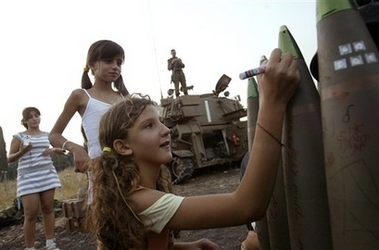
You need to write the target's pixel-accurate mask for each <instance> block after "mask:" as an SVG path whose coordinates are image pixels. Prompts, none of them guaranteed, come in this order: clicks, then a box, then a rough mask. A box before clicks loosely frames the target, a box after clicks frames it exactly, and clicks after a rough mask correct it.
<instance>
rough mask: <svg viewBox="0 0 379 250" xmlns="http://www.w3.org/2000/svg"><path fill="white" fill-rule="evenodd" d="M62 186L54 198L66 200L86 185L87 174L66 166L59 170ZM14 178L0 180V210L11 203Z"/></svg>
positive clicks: (14, 194) (14, 189)
mask: <svg viewBox="0 0 379 250" xmlns="http://www.w3.org/2000/svg"><path fill="white" fill-rule="evenodd" d="M59 179H60V180H61V185H62V188H60V189H57V190H56V192H55V199H57V200H66V199H71V198H76V197H77V196H78V190H79V189H80V187H83V186H86V183H87V176H86V175H85V174H80V173H75V172H74V168H73V167H70V168H66V169H65V170H63V171H61V172H59ZM16 189H17V187H16V180H8V181H5V182H0V210H2V209H5V208H7V207H10V206H12V205H13V200H14V199H15V198H16Z"/></svg>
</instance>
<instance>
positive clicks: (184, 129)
mask: <svg viewBox="0 0 379 250" xmlns="http://www.w3.org/2000/svg"><path fill="white" fill-rule="evenodd" d="M230 81H231V78H230V77H228V76H227V75H222V76H221V78H220V79H219V80H218V82H217V84H216V88H215V90H213V91H212V92H211V93H207V94H201V95H191V94H189V95H182V96H179V97H177V98H174V97H173V93H174V91H173V90H172V89H170V90H169V91H168V97H167V98H162V99H161V103H160V107H161V116H162V122H163V123H164V124H165V125H166V126H167V127H169V128H170V129H171V138H172V140H171V149H172V154H173V160H172V161H171V162H170V163H169V164H167V167H168V168H169V169H170V171H171V173H172V177H173V182H174V183H176V184H178V183H181V182H183V181H185V180H187V179H189V178H190V177H191V176H192V174H193V171H194V170H195V169H198V168H205V167H211V166H214V167H215V166H222V165H225V164H232V163H239V162H240V161H241V159H242V158H243V156H244V154H245V153H246V152H247V151H248V140H247V121H246V119H241V118H244V117H246V116H247V110H246V109H245V108H244V107H243V106H242V105H241V103H240V98H239V96H238V98H229V92H228V91H225V89H226V88H227V87H228V85H229V83H230ZM191 87H192V86H189V89H191ZM192 88H193V87H192ZM222 92H223V95H224V96H223V97H221V96H219V95H220V94H221V93H222Z"/></svg>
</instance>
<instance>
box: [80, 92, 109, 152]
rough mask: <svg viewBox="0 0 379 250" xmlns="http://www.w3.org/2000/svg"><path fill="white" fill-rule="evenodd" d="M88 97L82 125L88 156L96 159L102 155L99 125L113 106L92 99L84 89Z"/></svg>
mask: <svg viewBox="0 0 379 250" xmlns="http://www.w3.org/2000/svg"><path fill="white" fill-rule="evenodd" d="M83 90H84V92H85V93H86V94H87V96H88V103H87V107H86V110H85V111H84V114H83V117H82V125H83V129H84V132H85V134H86V137H87V140H88V141H87V147H88V156H89V158H91V159H94V158H96V157H98V156H100V155H101V148H100V143H99V123H100V119H101V117H102V116H103V115H104V114H105V113H106V112H107V111H108V110H109V108H110V107H112V105H111V104H109V103H106V102H102V101H99V100H97V99H94V98H92V97H91V96H90V95H89V93H88V92H87V90H86V89H83Z"/></svg>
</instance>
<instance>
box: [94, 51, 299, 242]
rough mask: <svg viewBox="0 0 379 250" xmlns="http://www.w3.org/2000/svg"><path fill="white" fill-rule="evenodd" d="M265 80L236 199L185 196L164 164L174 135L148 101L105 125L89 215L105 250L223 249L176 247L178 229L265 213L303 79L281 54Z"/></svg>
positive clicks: (121, 107)
mask: <svg viewBox="0 0 379 250" xmlns="http://www.w3.org/2000/svg"><path fill="white" fill-rule="evenodd" d="M266 66H267V68H266V73H264V74H263V75H261V76H259V77H258V80H259V91H260V110H259V114H258V119H257V129H256V134H255V137H254V138H255V139H254V143H253V146H252V150H251V153H250V157H249V162H248V166H247V169H246V173H245V174H244V177H243V179H242V180H241V183H240V185H239V187H238V188H237V189H236V190H235V191H234V192H232V193H224V194H212V195H203V196H192V197H180V196H177V195H175V194H173V193H172V189H171V184H170V178H169V173H168V170H167V169H166V167H165V166H164V164H166V163H168V162H170V161H171V159H172V154H171V150H170V143H171V137H170V130H169V129H168V128H167V127H166V126H165V125H164V124H162V123H161V120H160V116H159V113H158V110H157V109H156V104H155V103H154V102H153V101H151V100H150V99H149V97H148V96H141V95H132V96H130V97H127V98H126V99H125V100H123V101H121V102H119V103H117V104H116V105H114V106H113V107H112V108H110V110H109V111H108V112H107V113H106V114H104V116H103V117H102V119H101V121H100V128H99V142H100V145H101V148H102V151H103V152H102V154H101V155H100V157H98V158H96V159H94V160H93V161H92V162H91V163H90V169H91V171H93V176H92V178H93V179H92V181H93V184H94V186H93V193H94V200H93V204H92V205H91V207H90V210H89V219H90V221H91V222H92V225H91V227H90V228H91V229H92V230H93V232H94V233H95V235H96V237H97V239H98V242H99V245H98V248H99V249H154V250H156V249H219V248H218V246H217V245H216V244H214V243H212V242H209V241H207V240H201V241H198V242H192V243H179V242H174V240H173V237H172V235H173V234H172V232H173V231H174V230H197V229H209V228H220V227H231V226H237V225H243V224H246V223H248V222H250V221H256V220H259V219H260V218H262V217H263V215H264V214H265V212H266V209H267V206H268V203H269V201H270V197H271V194H272V191H273V188H274V184H275V179H276V174H277V168H278V165H279V164H278V163H279V158H280V154H281V146H282V144H281V143H280V141H279V139H278V138H281V134H282V125H283V118H284V114H285V110H286V106H287V104H288V102H289V100H290V98H291V97H292V95H293V93H294V92H295V90H296V87H297V86H298V82H299V78H300V76H299V72H298V70H297V64H296V61H294V60H293V58H292V55H290V54H283V55H282V53H281V50H280V49H274V50H273V52H272V53H271V56H270V59H269V60H268V62H267V64H266Z"/></svg>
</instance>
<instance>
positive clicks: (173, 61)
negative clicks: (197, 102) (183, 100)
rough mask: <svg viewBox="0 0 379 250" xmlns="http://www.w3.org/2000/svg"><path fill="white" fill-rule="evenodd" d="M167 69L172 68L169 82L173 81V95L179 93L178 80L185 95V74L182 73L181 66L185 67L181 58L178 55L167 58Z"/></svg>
mask: <svg viewBox="0 0 379 250" xmlns="http://www.w3.org/2000/svg"><path fill="white" fill-rule="evenodd" d="M167 63H168V66H167V68H168V70H172V75H171V82H173V83H174V86H175V95H176V97H178V96H179V95H180V92H179V82H180V84H181V85H182V91H183V93H184V94H185V95H188V91H187V84H186V76H185V75H184V72H183V68H184V67H185V65H184V63H183V62H182V60H181V59H180V58H178V57H172V58H170V59H168V60H167Z"/></svg>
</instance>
